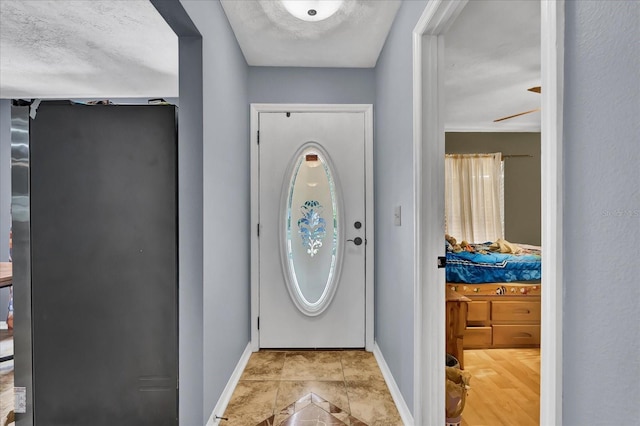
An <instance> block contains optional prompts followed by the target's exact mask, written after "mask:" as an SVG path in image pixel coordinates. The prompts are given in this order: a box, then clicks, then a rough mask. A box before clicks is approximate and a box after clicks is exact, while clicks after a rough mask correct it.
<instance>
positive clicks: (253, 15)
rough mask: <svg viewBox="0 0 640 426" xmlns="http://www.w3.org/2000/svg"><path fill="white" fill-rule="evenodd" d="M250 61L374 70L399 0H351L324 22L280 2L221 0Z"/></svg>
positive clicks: (270, 64)
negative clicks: (302, 16)
mask: <svg viewBox="0 0 640 426" xmlns="http://www.w3.org/2000/svg"><path fill="white" fill-rule="evenodd" d="M221 3H222V7H223V8H224V11H225V13H226V14H227V18H228V20H229V22H230V23H231V27H232V28H233V32H234V33H235V36H236V38H237V39H238V43H239V44H240V48H241V49H242V52H243V53H244V57H245V59H246V60H247V63H248V64H249V65H255V66H293V67H346V68H373V67H375V65H376V61H377V60H378V56H379V55H380V51H381V50H382V46H383V45H384V41H385V40H386V38H387V34H388V32H389V29H390V28H391V24H392V23H393V19H394V17H395V15H396V12H397V11H398V8H399V7H400V4H401V3H400V1H398V0H375V1H371V0H345V1H344V2H343V4H342V6H341V7H340V9H338V11H337V12H336V13H335V14H334V15H332V16H330V17H329V18H327V19H325V20H323V21H317V22H308V21H303V20H301V19H298V18H296V17H294V16H293V15H291V14H290V13H289V12H287V10H286V9H285V7H284V6H283V4H282V2H280V1H278V0H259V1H238V0H221Z"/></svg>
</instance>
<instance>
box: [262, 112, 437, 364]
mask: <svg viewBox="0 0 640 426" xmlns="http://www.w3.org/2000/svg"><path fill="white" fill-rule="evenodd" d="M261 112H362V113H364V120H365V129H364V138H365V149H364V151H365V198H366V206H365V215H366V219H365V220H366V222H365V223H366V236H365V237H366V242H367V243H366V247H365V250H366V266H365V349H366V350H367V351H369V352H371V351H373V324H374V322H373V308H374V305H373V303H374V301H373V259H374V257H373V254H374V242H375V241H374V236H375V233H374V216H373V213H374V212H373V105H371V104H251V106H250V115H251V117H250V119H251V137H250V142H251V148H250V151H251V160H250V168H251V350H252V351H253V352H256V351H258V349H260V341H259V333H260V332H259V330H258V320H257V319H258V316H259V313H260V309H259V306H260V287H259V276H260V274H259V273H260V269H259V268H260V263H259V254H260V253H259V244H258V242H259V241H258V230H257V228H258V222H259V213H260V210H259V207H260V206H259V196H258V195H259V186H258V184H259V174H258V154H259V152H258V129H259V114H260V113H261ZM443 327H444V326H443Z"/></svg>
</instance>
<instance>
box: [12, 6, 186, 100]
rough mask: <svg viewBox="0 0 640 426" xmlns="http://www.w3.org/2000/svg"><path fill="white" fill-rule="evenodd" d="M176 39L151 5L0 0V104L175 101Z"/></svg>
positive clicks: (176, 87) (176, 88)
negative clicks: (27, 100) (54, 100)
mask: <svg viewBox="0 0 640 426" xmlns="http://www.w3.org/2000/svg"><path fill="white" fill-rule="evenodd" d="M177 73H178V39H177V37H176V35H175V34H174V33H173V32H172V31H171V29H170V28H169V26H168V25H167V23H166V22H165V21H164V19H162V17H161V16H160V15H159V14H158V13H157V11H156V10H155V8H154V7H153V5H151V3H150V2H148V1H113V0H57V1H47V0H0V97H2V98H21V97H28V98H56V97H65V98H68V97H72V98H73V97H89V98H91V97H160V96H163V97H173V96H177V95H178V81H177V78H176V76H177Z"/></svg>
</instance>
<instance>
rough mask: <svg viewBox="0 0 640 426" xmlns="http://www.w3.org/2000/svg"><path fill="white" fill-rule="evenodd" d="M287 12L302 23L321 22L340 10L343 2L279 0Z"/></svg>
mask: <svg viewBox="0 0 640 426" xmlns="http://www.w3.org/2000/svg"><path fill="white" fill-rule="evenodd" d="M281 2H282V5H283V6H284V7H285V9H287V12H289V13H290V14H292V15H293V16H295V17H296V18H298V19H302V20H303V21H310V22H314V21H322V20H324V19H327V18H329V17H330V16H332V15H333V14H334V13H336V12H337V11H338V9H340V6H342V3H344V0H281Z"/></svg>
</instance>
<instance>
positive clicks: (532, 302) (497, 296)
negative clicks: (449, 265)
mask: <svg viewBox="0 0 640 426" xmlns="http://www.w3.org/2000/svg"><path fill="white" fill-rule="evenodd" d="M447 286H448V287H449V288H450V289H451V290H454V291H456V292H457V293H460V294H463V295H464V296H466V297H468V298H469V299H470V300H471V301H470V302H469V303H468V312H467V324H466V329H465V333H464V348H465V349H480V348H482V349H486V348H521V347H538V346H540V284H515V283H514V284H503V283H491V284H447Z"/></svg>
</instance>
